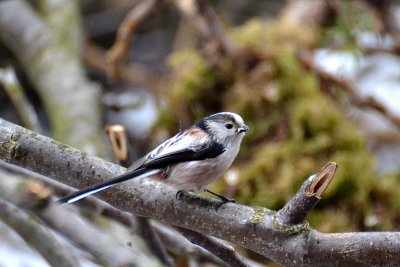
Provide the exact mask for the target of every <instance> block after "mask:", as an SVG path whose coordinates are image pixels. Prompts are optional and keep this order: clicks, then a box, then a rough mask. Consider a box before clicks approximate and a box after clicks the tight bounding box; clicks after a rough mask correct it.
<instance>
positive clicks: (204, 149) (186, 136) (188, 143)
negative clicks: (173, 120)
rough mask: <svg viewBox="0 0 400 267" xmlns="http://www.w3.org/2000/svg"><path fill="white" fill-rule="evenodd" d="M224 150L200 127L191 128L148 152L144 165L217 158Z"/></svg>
mask: <svg viewBox="0 0 400 267" xmlns="http://www.w3.org/2000/svg"><path fill="white" fill-rule="evenodd" d="M223 152H224V147H223V145H221V144H219V143H217V142H215V141H213V140H211V139H210V137H209V136H208V134H207V133H204V131H202V130H200V129H198V128H193V129H190V128H189V129H187V130H185V131H184V132H182V133H179V134H177V135H175V136H174V137H172V138H170V139H168V140H167V141H165V142H164V143H162V144H160V145H159V146H158V147H156V148H155V149H154V150H153V151H151V152H150V153H149V154H147V156H146V157H145V160H144V162H143V163H142V166H143V167H146V168H164V167H167V166H168V165H170V164H176V163H180V162H185V161H194V160H203V159H206V158H215V157H217V156H218V155H220V154H221V153H223Z"/></svg>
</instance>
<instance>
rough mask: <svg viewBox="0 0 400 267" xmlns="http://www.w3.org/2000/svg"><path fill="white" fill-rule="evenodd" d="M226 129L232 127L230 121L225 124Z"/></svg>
mask: <svg viewBox="0 0 400 267" xmlns="http://www.w3.org/2000/svg"><path fill="white" fill-rule="evenodd" d="M225 127H226V129H232V127H233V124H232V123H227V124H225Z"/></svg>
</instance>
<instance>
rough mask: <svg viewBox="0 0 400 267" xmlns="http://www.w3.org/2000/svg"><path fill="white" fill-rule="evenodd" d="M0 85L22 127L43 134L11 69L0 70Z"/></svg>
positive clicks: (34, 113) (35, 115) (30, 105)
mask: <svg viewBox="0 0 400 267" xmlns="http://www.w3.org/2000/svg"><path fill="white" fill-rule="evenodd" d="M0 84H2V85H3V88H4V90H5V92H6V93H7V95H8V97H9V99H10V100H11V102H12V103H13V105H14V108H15V110H16V111H17V114H18V117H19V119H20V120H21V122H22V123H23V125H25V127H26V128H28V129H30V130H32V131H34V132H38V133H43V129H42V126H41V124H40V122H39V118H38V115H37V113H36V111H35V109H34V108H33V106H32V104H31V102H29V100H28V98H27V97H26V95H25V93H24V89H23V88H22V86H21V84H20V83H19V81H18V78H17V75H16V74H15V71H14V69H13V68H11V67H8V68H4V69H0Z"/></svg>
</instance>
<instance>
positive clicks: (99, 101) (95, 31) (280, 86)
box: [0, 0, 400, 266]
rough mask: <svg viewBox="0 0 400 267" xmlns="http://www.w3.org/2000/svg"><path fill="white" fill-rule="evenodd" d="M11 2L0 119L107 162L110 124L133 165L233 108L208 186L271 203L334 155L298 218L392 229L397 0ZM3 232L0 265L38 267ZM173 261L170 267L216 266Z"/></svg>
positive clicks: (1, 33) (398, 117) (3, 8)
mask: <svg viewBox="0 0 400 267" xmlns="http://www.w3.org/2000/svg"><path fill="white" fill-rule="evenodd" d="M7 2H14V1H3V2H2V3H0V117H1V118H3V119H6V120H8V121H11V122H14V123H17V124H19V125H22V126H24V127H26V128H29V129H32V130H34V131H37V132H40V133H41V134H45V135H47V136H50V137H52V138H54V139H56V140H58V141H61V142H64V143H66V144H68V145H71V146H74V147H76V148H78V149H80V150H82V151H85V152H87V153H89V154H92V155H97V156H100V157H103V158H105V159H107V160H112V159H113V156H112V154H111V153H110V148H109V145H108V143H107V140H106V138H105V133H104V127H105V126H106V125H110V124H115V123H118V124H122V125H124V126H125V127H126V129H127V131H128V133H129V141H130V144H131V146H132V151H133V153H132V155H133V157H134V159H137V158H139V157H141V156H143V155H144V154H145V153H146V152H147V151H149V150H150V149H151V148H152V147H154V146H155V145H156V144H158V143H160V142H161V141H163V140H165V139H167V138H169V137H170V136H172V135H173V134H175V133H176V132H177V131H178V130H179V129H182V128H184V127H187V126H189V125H191V124H192V123H193V122H194V121H196V120H198V119H200V118H202V117H204V116H207V115H210V114H212V113H215V112H220V111H233V112H236V113H239V114H241V115H242V117H243V118H244V120H245V121H246V123H247V124H248V125H249V127H250V131H249V132H248V134H247V135H246V137H245V139H244V143H243V145H242V149H241V152H240V154H239V156H238V158H237V159H236V161H235V163H234V165H233V166H232V168H231V169H230V170H229V171H228V172H227V173H226V174H225V176H224V177H223V179H219V180H218V181H217V182H215V183H213V184H212V185H211V186H210V187H209V189H210V190H214V191H217V192H218V193H221V194H224V195H227V196H229V197H233V198H235V199H236V201H237V202H238V203H241V204H246V205H255V206H263V207H266V208H268V209H272V210H277V209H279V208H281V207H282V206H283V205H284V204H285V203H286V202H287V200H288V199H289V198H290V197H291V196H293V195H294V193H295V192H296V191H297V190H298V189H299V186H300V185H301V184H302V183H303V182H304V180H305V179H306V178H307V177H309V176H310V175H311V174H313V173H315V172H318V170H320V168H321V167H322V166H323V165H325V163H327V162H328V161H334V162H337V163H338V164H339V169H338V172H337V173H336V176H335V179H334V180H333V182H332V184H331V185H330V187H329V188H328V191H327V192H326V193H325V194H324V196H323V199H322V200H321V202H320V203H319V204H318V206H317V207H316V208H315V210H314V211H313V212H312V213H311V215H310V216H309V218H308V220H309V222H310V225H311V226H312V227H313V228H315V229H317V230H319V231H321V232H344V231H372V230H373V231H398V230H399V226H400V213H399V211H400V202H399V201H398V194H399V191H400V59H399V56H398V55H399V52H400V1H391V0H382V1H377V0H355V1H344V0H334V1H323V0H311V1H298V0H297V1H296V0H293V1H280V0H269V1H257V0H247V1H243V0H229V1H227V0H215V1H189V0H170V1H161V0H142V1H140V0H116V1H105V0H102V1H93V0H82V1H78V0H70V1H65V0H64V1H63V0H52V1H50V0H40V1H39V0H37V1H34V0H32V1H15V2H18V4H17V5H16V7H18V8H16V7H15V6H14V5H9V3H8V5H7ZM0 197H1V195H0ZM102 227H105V228H107V226H105V225H104V224H103V225H102ZM107 231H111V230H110V229H107ZM0 233H1V236H2V237H4V238H1V240H0V266H45V265H46V264H47V263H46V262H45V261H44V260H43V258H41V257H40V256H39V254H37V252H35V250H34V249H33V250H32V249H31V248H29V245H27V244H26V243H25V241H23V240H22V239H21V238H20V237H19V236H18V235H17V234H16V233H15V232H14V231H13V230H12V226H6V225H5V224H3V223H1V221H0ZM65 242H68V240H65ZM124 242H125V241H124ZM241 253H242V254H243V255H246V256H248V257H250V258H252V259H253V260H255V261H258V262H260V263H263V264H270V263H268V261H267V260H266V259H264V258H262V257H261V256H259V255H254V253H251V252H248V251H244V250H243V251H241ZM11 255H12V256H11ZM83 255H84V256H82V257H83V258H85V259H86V261H83V263H82V264H83V265H85V266H95V263H93V262H92V259H90V257H89V256H87V255H85V254H84V253H83ZM173 256H174V257H175V258H176V259H179V260H178V261H176V262H178V263H177V264H176V265H177V266H206V265H207V264H208V265H207V266H215V265H218V264H217V263H215V262H214V263H202V262H200V261H198V262H195V263H193V262H192V261H190V260H188V259H189V258H190V257H189V256H188V255H179V254H174V255H173ZM194 264H198V265H194Z"/></svg>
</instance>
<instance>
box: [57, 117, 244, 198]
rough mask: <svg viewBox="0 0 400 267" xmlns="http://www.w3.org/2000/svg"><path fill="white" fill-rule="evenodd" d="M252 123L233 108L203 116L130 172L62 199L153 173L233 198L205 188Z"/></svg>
mask: <svg viewBox="0 0 400 267" xmlns="http://www.w3.org/2000/svg"><path fill="white" fill-rule="evenodd" d="M248 130H249V127H248V126H247V125H246V124H244V121H243V119H242V117H240V116H239V115H238V114H236V113H233V112H221V113H216V114H213V115H211V116H209V117H205V118H203V119H201V120H199V121H198V122H197V123H195V124H194V125H192V126H190V127H188V128H186V129H185V130H183V131H180V132H179V133H178V134H177V135H175V136H174V137H172V138H170V139H168V140H166V141H165V142H163V143H161V144H160V145H159V146H157V147H156V148H155V149H153V150H152V151H151V152H150V153H148V154H147V155H146V156H144V157H143V158H141V159H139V160H138V161H136V162H135V163H133V164H132V165H131V166H130V167H129V168H128V170H127V172H126V173H124V174H122V175H120V176H117V177H115V178H113V179H111V180H108V181H105V182H102V183H99V184H96V185H93V186H90V187H87V188H85V189H82V190H80V191H77V192H76V193H73V194H71V195H68V196H66V197H64V198H61V199H59V200H58V202H59V203H73V202H75V201H78V200H80V199H82V198H85V197H87V196H90V195H92V194H95V193H97V192H99V191H102V190H104V189H107V188H109V187H110V186H112V185H115V184H118V183H121V182H124V181H127V180H130V179H133V178H139V177H151V178H154V179H158V180H160V181H162V182H164V183H166V184H169V185H172V186H174V187H175V188H177V189H179V191H178V193H180V192H182V191H183V190H195V189H197V190H200V191H204V192H209V193H211V194H213V195H215V196H218V197H219V198H221V200H222V201H224V202H226V201H232V200H230V199H228V198H226V197H224V196H222V195H219V194H217V193H214V192H212V191H210V190H208V189H206V188H205V186H206V185H208V184H210V183H211V182H213V181H214V180H215V179H217V178H219V177H220V176H221V175H222V174H223V173H224V172H225V171H226V170H227V169H228V168H229V167H230V166H231V164H232V162H233V161H234V159H235V158H236V156H237V154H238V153H239V149H240V144H241V142H242V139H243V137H244V135H245V133H246V132H247V131H248Z"/></svg>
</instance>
